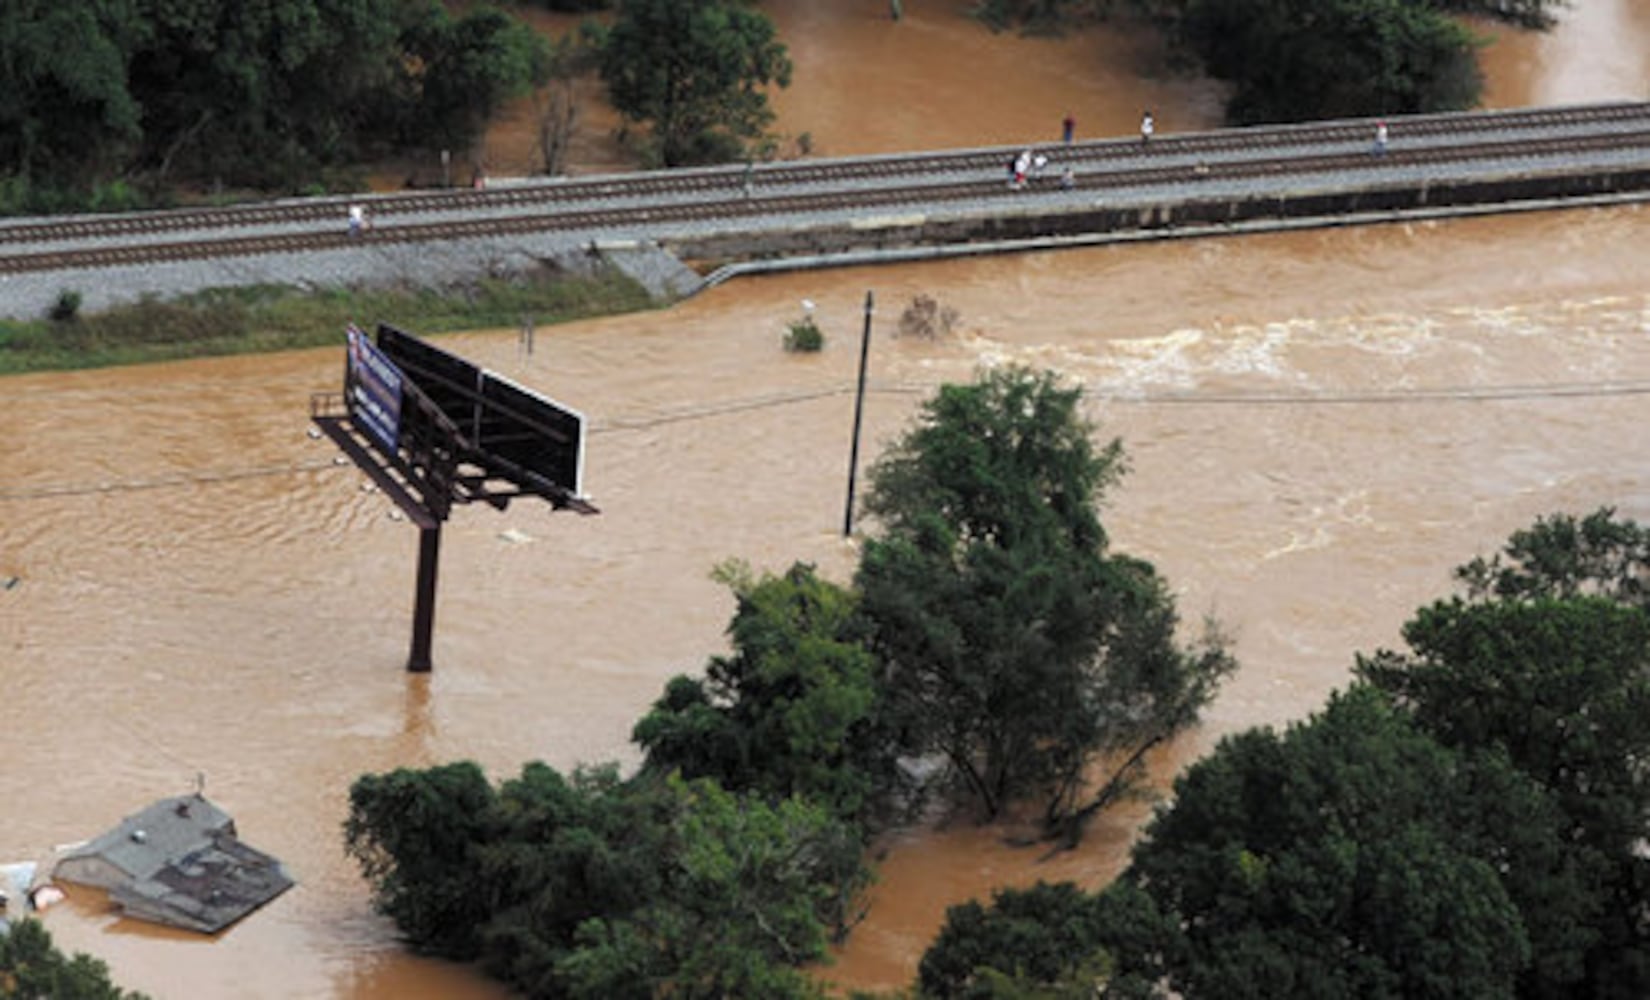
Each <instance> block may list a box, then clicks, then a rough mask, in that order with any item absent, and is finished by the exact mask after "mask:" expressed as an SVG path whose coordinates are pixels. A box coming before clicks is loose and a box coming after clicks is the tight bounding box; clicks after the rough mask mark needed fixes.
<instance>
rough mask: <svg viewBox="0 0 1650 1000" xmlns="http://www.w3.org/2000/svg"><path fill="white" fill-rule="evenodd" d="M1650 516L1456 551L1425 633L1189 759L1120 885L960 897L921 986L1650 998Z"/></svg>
mask: <svg viewBox="0 0 1650 1000" xmlns="http://www.w3.org/2000/svg"><path fill="white" fill-rule="evenodd" d="M1646 537H1647V536H1646V534H1645V532H1644V531H1643V529H1641V528H1640V527H1639V526H1638V525H1636V524H1634V523H1633V522H1631V521H1617V520H1616V519H1615V518H1614V516H1613V512H1611V511H1609V510H1602V511H1599V512H1597V513H1595V514H1593V515H1591V516H1589V517H1588V518H1585V519H1582V520H1580V521H1578V520H1576V519H1574V518H1570V517H1554V518H1550V519H1544V520H1542V521H1539V522H1537V524H1536V526H1535V527H1534V528H1532V529H1530V530H1527V531H1521V532H1518V533H1516V534H1515V535H1514V536H1513V537H1512V540H1511V541H1510V542H1509V543H1508V545H1507V547H1506V548H1505V550H1504V551H1503V552H1502V553H1500V554H1499V555H1497V556H1496V557H1494V558H1493V559H1491V560H1488V561H1486V560H1482V559H1479V560H1474V561H1473V563H1471V564H1469V565H1468V566H1465V567H1462V568H1461V570H1460V571H1459V574H1458V575H1459V576H1460V577H1461V578H1462V579H1464V580H1466V581H1467V582H1468V584H1469V586H1470V588H1471V591H1470V596H1469V599H1466V600H1463V599H1452V600H1448V601H1440V602H1437V603H1435V604H1433V605H1431V606H1429V607H1426V608H1423V609H1421V610H1420V611H1419V612H1418V613H1417V615H1416V617H1415V618H1414V619H1413V620H1412V621H1411V622H1410V623H1409V624H1408V625H1406V627H1405V629H1404V637H1405V639H1406V641H1407V642H1408V644H1409V647H1410V650H1409V652H1407V653H1403V654H1400V653H1395V652H1388V651H1382V652H1378V653H1377V654H1375V655H1373V656H1369V657H1361V658H1360V659H1359V662H1358V667H1357V670H1358V674H1359V677H1360V681H1359V683H1358V684H1357V685H1355V686H1354V687H1353V688H1352V689H1351V690H1350V691H1348V692H1346V693H1344V694H1341V695H1337V696H1336V697H1334V698H1333V699H1332V700H1331V702H1330V704H1329V706H1328V707H1327V708H1326V709H1325V710H1324V711H1323V712H1322V713H1320V714H1318V715H1317V716H1314V717H1313V718H1312V719H1310V720H1308V721H1307V722H1305V723H1301V724H1298V725H1295V726H1292V727H1290V729H1289V730H1288V731H1287V732H1286V733H1285V734H1283V735H1282V736H1279V735H1277V734H1275V733H1273V732H1272V731H1270V730H1264V729H1262V730H1252V731H1249V732H1246V733H1241V734H1238V735H1235V736H1232V737H1228V738H1226V739H1224V740H1222V741H1221V744H1220V746H1219V747H1218V748H1217V750H1216V751H1215V752H1214V753H1213V754H1212V755H1210V756H1209V757H1208V758H1206V759H1205V760H1203V761H1200V762H1199V763H1197V764H1195V765H1193V766H1192V767H1191V768H1190V769H1189V770H1188V771H1187V773H1186V774H1185V775H1184V776H1182V777H1181V778H1180V779H1179V780H1178V781H1177V782H1176V785H1175V796H1174V803H1173V805H1172V806H1171V807H1169V808H1166V809H1163V810H1161V811H1160V812H1159V814H1158V816H1157V818H1156V819H1155V820H1154V821H1153V822H1152V823H1151V825H1150V826H1149V828H1148V829H1147V831H1146V835H1145V837H1144V839H1143V840H1142V841H1141V842H1140V843H1139V844H1138V845H1136V847H1135V850H1134V853H1133V858H1132V862H1131V864H1130V866H1129V868H1128V869H1127V871H1126V872H1125V873H1124V876H1123V877H1122V878H1121V879H1120V880H1119V881H1118V882H1117V883H1116V884H1115V885H1113V886H1112V887H1111V888H1110V889H1108V890H1106V891H1105V892H1104V893H1102V894H1100V895H1099V896H1097V897H1085V896H1081V895H1077V896H1073V895H1072V894H1071V891H1070V890H1065V891H1064V892H1056V891H1055V890H1053V889H1047V890H1043V891H1042V892H1041V893H1040V894H1039V895H1037V896H1036V897H1034V900H1033V901H1032V902H1029V903H1028V901H1027V900H1025V899H1021V898H1018V897H1015V896H1010V895H1005V896H1002V897H999V898H998V900H997V901H996V903H995V904H994V905H993V906H992V907H989V908H981V907H979V906H977V905H973V904H971V905H969V906H965V907H958V908H954V909H953V910H952V911H951V914H950V916H949V919H948V921H947V925H946V928H945V930H944V931H943V932H942V933H941V935H940V937H939V938H938V939H937V940H936V942H935V944H934V947H933V948H932V949H931V950H930V953H929V955H928V956H927V957H926V958H925V960H924V962H923V967H922V980H921V984H920V985H921V987H922V988H923V990H924V991H925V992H926V993H928V994H929V995H934V996H971V997H985V996H991V997H1005V998H1006V997H1032V996H1039V997H1056V996H1058V997H1077V996H1085V995H1092V991H1093V989H1094V988H1095V986H1096V984H1099V985H1101V986H1102V987H1103V988H1104V991H1105V993H1106V995H1108V996H1118V997H1135V996H1148V995H1156V989H1157V987H1158V986H1160V985H1167V986H1168V987H1169V988H1171V989H1172V990H1174V991H1175V992H1176V993H1177V994H1178V995H1183V996H1186V997H1188V998H1192V1000H1197V998H1202V997H1219V998H1226V997H1303V998H1304V997H1314V998H1316V997H1338V996H1345V997H1393V998H1398V997H1406V998H1407V997H1455V996H1459V997H1479V996H1496V997H1503V996H1506V997H1527V998H1549V997H1619V998H1624V1000H1625V998H1627V997H1641V996H1645V995H1650V933H1647V928H1650V872H1647V870H1646V869H1647V865H1650V862H1647V860H1646V858H1645V857H1644V852H1643V844H1644V842H1645V833H1646V824H1647V821H1650V799H1647V793H1650V787H1647V782H1646V774H1645V770H1644V765H1643V762H1644V761H1645V760H1646V759H1650V746H1646V741H1647V740H1650V737H1647V736H1645V735H1644V727H1643V720H1644V718H1645V717H1646V715H1647V711H1650V670H1647V668H1650V615H1647V613H1646V611H1645V609H1644V608H1643V607H1642V604H1641V600H1642V590H1641V589H1640V588H1641V585H1642V583H1643V582H1644V569H1645V566H1644V563H1643V561H1642V558H1641V557H1642V555H1643V553H1644V551H1645V550H1644V547H1643V544H1644V542H1645V540H1646ZM1107 900H1111V901H1112V902H1111V903H1110V904H1109V905H1110V907H1111V908H1110V909H1109V910H1108V909H1107V908H1106V902H1105V901H1107ZM1090 904H1092V906H1093V907H1098V908H1099V909H1098V910H1095V909H1090V908H1089V905H1090ZM1107 913H1111V914H1114V915H1115V914H1117V913H1127V914H1132V916H1131V917H1130V918H1129V919H1128V920H1126V921H1117V920H1111V921H1110V922H1107V921H1106V920H1103V919H1102V916H1103V915H1104V914H1107ZM1061 956H1064V957H1063V959H1062V958H1061Z"/></svg>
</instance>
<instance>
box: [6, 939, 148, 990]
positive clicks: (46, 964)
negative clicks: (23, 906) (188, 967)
mask: <svg viewBox="0 0 1650 1000" xmlns="http://www.w3.org/2000/svg"><path fill="white" fill-rule="evenodd" d="M42 997H50V998H51V1000H147V997H145V995H144V994H142V993H134V992H128V991H126V990H123V989H121V988H120V987H118V986H116V985H115V984H114V983H112V982H110V981H109V967H108V966H107V965H105V964H104V963H103V962H101V961H99V960H98V959H95V958H92V957H91V956H90V955H86V954H81V953H76V954H75V955H74V956H72V957H71V956H68V955H65V954H63V953H62V952H61V951H59V950H58V949H57V947H56V946H55V945H53V944H52V936H51V933H50V932H48V931H47V930H46V927H45V925H44V924H42V923H41V922H40V921H38V920H19V921H17V922H15V923H12V924H11V925H10V927H9V928H8V929H5V930H0V1000H38V998H42Z"/></svg>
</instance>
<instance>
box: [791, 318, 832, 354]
mask: <svg viewBox="0 0 1650 1000" xmlns="http://www.w3.org/2000/svg"><path fill="white" fill-rule="evenodd" d="M824 346H825V332H824V331H823V330H821V329H820V328H819V324H818V323H816V322H814V318H813V317H812V316H804V317H802V318H801V319H799V320H795V321H794V322H792V323H791V325H790V326H789V327H787V328H786V330H785V350H787V351H791V352H796V351H818V350H820V349H821V348H823V347H824Z"/></svg>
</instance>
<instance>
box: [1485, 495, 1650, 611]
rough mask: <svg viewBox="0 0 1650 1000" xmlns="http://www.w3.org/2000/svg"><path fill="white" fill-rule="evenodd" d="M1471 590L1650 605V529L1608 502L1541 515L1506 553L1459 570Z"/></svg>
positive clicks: (1510, 595) (1510, 543)
mask: <svg viewBox="0 0 1650 1000" xmlns="http://www.w3.org/2000/svg"><path fill="white" fill-rule="evenodd" d="M1456 576H1458V577H1459V578H1460V579H1461V580H1462V581H1464V582H1465V583H1466V584H1467V587H1468V591H1469V593H1470V594H1471V595H1472V596H1474V597H1478V598H1484V597H1490V596H1494V597H1505V598H1514V597H1574V596H1576V595H1578V594H1597V595H1599V596H1602V597H1607V598H1609V599H1610V600H1613V601H1616V602H1618V603H1621V604H1625V605H1631V606H1634V607H1646V606H1650V586H1647V584H1650V528H1645V527H1643V526H1641V525H1639V524H1638V523H1636V522H1634V521H1631V520H1621V519H1618V518H1617V517H1616V516H1615V511H1614V510H1613V509H1611V508H1608V507H1605V508H1602V509H1600V510H1596V511H1594V512H1593V513H1591V514H1588V515H1587V516H1586V517H1584V518H1581V519H1579V520H1578V519H1576V518H1575V517H1573V516H1571V515H1568V514H1555V515H1553V516H1551V517H1544V518H1539V519H1538V520H1537V521H1536V523H1535V524H1534V525H1533V526H1532V527H1530V528H1526V529H1524V530H1522V531H1516V532H1514V533H1513V536H1512V538H1511V539H1509V540H1508V542H1507V545H1506V548H1505V550H1504V551H1503V552H1501V553H1499V554H1497V555H1495V556H1493V557H1491V558H1490V559H1488V560H1486V559H1484V558H1482V557H1480V558H1477V559H1474V560H1472V561H1471V562H1469V563H1467V564H1466V565H1465V566H1462V567H1461V568H1460V569H1458V570H1457V571H1456Z"/></svg>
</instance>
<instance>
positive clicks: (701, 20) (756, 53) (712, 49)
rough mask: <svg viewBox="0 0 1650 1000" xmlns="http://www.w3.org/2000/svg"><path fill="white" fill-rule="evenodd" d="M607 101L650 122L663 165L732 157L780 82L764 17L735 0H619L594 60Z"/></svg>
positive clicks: (780, 48)
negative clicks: (599, 54) (601, 49)
mask: <svg viewBox="0 0 1650 1000" xmlns="http://www.w3.org/2000/svg"><path fill="white" fill-rule="evenodd" d="M602 78H603V79H604V80H605V81H606V82H607V87H608V93H609V96H610V99H611V100H612V102H613V106H614V107H615V108H617V109H618V110H619V112H620V113H621V114H623V115H624V116H625V117H626V118H627V119H629V120H630V121H635V122H643V121H646V122H651V123H652V125H653V144H654V149H653V152H654V154H655V155H656V156H657V157H658V160H659V162H660V163H662V164H664V165H665V166H681V165H683V164H689V163H711V162H716V161H719V160H732V159H738V158H739V157H740V156H742V155H744V144H745V142H747V141H749V140H752V139H755V138H757V137H758V136H760V135H761V134H762V131H763V130H764V129H765V128H766V127H767V126H768V125H769V124H770V123H771V122H772V121H773V117H774V116H773V112H772V111H770V110H769V109H768V100H767V97H766V95H765V94H764V93H763V90H762V88H765V87H768V86H779V87H785V86H788V85H789V84H790V79H791V62H790V59H789V57H788V56H787V55H786V52H785V46H784V45H782V44H780V43H779V41H778V40H777V38H776V36H775V32H774V27H773V22H771V21H769V20H768V18H767V17H766V16H764V15H763V14H762V13H761V12H760V11H757V10H754V9H752V8H751V7H750V6H749V5H748V3H746V2H745V0H621V2H620V3H619V5H618V15H617V18H616V19H615V21H614V23H613V26H612V28H611V29H610V31H609V32H608V35H607V39H606V43H605V54H604V56H603V59H602Z"/></svg>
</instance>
